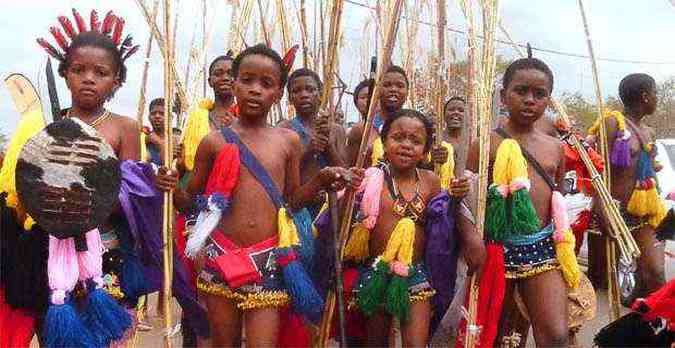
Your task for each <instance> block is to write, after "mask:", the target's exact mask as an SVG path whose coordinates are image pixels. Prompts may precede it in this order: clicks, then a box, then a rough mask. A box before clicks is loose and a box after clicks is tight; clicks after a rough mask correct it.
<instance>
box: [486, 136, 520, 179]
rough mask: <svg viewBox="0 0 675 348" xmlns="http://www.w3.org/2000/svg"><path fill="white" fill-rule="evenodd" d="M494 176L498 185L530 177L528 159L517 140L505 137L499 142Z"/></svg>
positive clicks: (493, 169)
mask: <svg viewBox="0 0 675 348" xmlns="http://www.w3.org/2000/svg"><path fill="white" fill-rule="evenodd" d="M492 178H493V182H494V183H495V184H497V185H508V184H510V183H511V181H513V179H516V178H525V179H527V178H528V174H527V161H526V160H525V157H523V153H522V151H521V150H520V145H518V142H517V141H516V140H513V139H504V140H502V142H501V144H499V147H498V148H497V154H496V158H495V163H494V166H493V168H492Z"/></svg>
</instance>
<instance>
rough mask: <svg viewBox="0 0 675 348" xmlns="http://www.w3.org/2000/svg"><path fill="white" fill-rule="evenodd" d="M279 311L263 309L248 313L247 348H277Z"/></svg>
mask: <svg viewBox="0 0 675 348" xmlns="http://www.w3.org/2000/svg"><path fill="white" fill-rule="evenodd" d="M279 317H280V316H279V309H278V308H262V309H254V310H250V311H247V312H246V314H245V315H244V318H245V319H244V320H245V321H246V347H276V346H277V339H278V337H279V326H280V322H279Z"/></svg>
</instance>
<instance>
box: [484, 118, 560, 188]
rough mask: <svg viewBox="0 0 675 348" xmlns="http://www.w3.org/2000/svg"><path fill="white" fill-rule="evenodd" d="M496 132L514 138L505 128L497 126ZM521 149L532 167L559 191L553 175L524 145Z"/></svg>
mask: <svg viewBox="0 0 675 348" xmlns="http://www.w3.org/2000/svg"><path fill="white" fill-rule="evenodd" d="M495 132H497V134H499V135H500V136H501V137H502V138H504V139H513V137H512V136H511V135H509V133H507V132H506V130H504V129H503V128H497V129H495ZM520 150H521V151H522V153H523V156H524V157H525V160H527V163H529V164H531V165H532V168H534V170H535V171H536V172H537V174H539V176H541V177H542V178H543V179H544V181H546V184H547V185H548V186H549V187H550V188H551V191H557V190H558V185H556V183H555V181H553V179H551V177H550V176H549V175H548V173H546V171H545V170H544V168H543V167H542V166H541V164H539V162H538V161H537V160H536V159H535V158H534V156H532V154H531V153H529V152H528V151H527V150H526V149H525V148H524V147H522V146H521V147H520Z"/></svg>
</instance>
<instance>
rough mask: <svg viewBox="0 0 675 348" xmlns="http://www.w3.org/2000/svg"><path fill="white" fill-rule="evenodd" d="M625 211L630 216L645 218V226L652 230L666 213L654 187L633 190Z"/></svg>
mask: <svg viewBox="0 0 675 348" xmlns="http://www.w3.org/2000/svg"><path fill="white" fill-rule="evenodd" d="M649 180H653V179H649ZM626 210H628V212H629V213H630V214H632V215H635V216H637V217H641V218H646V219H647V224H649V225H650V226H651V227H653V228H657V227H659V225H660V224H661V221H663V219H664V218H665V217H666V215H667V213H668V210H667V209H666V206H665V204H664V203H663V200H662V199H661V196H659V192H658V191H657V190H656V187H652V188H650V189H648V190H644V189H641V188H638V187H636V188H635V189H633V193H632V194H631V196H630V199H629V200H628V205H627V206H626Z"/></svg>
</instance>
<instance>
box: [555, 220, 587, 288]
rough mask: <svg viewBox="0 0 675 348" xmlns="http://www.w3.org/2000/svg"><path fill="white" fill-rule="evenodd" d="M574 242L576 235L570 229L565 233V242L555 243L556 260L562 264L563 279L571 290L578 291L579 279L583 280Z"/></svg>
mask: <svg viewBox="0 0 675 348" xmlns="http://www.w3.org/2000/svg"><path fill="white" fill-rule="evenodd" d="M574 242H575V239H574V234H573V233H572V230H570V229H568V230H566V231H565V233H563V240H561V241H559V242H556V243H555V254H556V259H557V260H558V263H559V264H560V270H561V271H562V274H563V278H565V282H566V283H567V286H568V287H569V288H571V289H576V287H577V286H579V279H580V278H581V271H580V270H579V264H578V263H577V256H576V254H575V253H574Z"/></svg>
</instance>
